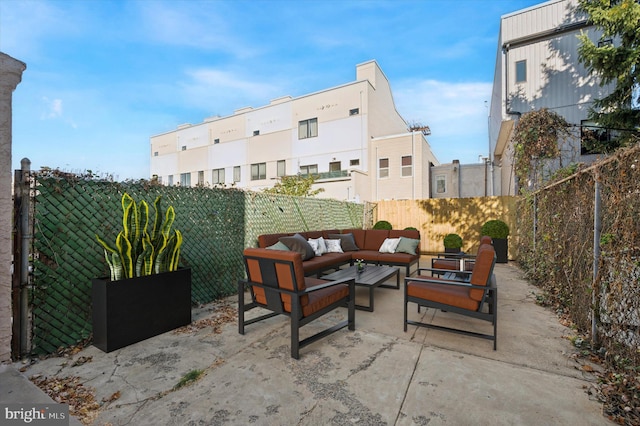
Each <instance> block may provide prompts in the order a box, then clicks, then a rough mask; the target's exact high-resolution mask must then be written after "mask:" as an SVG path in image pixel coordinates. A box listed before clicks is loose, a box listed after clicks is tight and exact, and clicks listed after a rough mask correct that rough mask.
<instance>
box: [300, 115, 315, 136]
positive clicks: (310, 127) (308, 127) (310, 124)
mask: <svg viewBox="0 0 640 426" xmlns="http://www.w3.org/2000/svg"><path fill="white" fill-rule="evenodd" d="M317 136H318V119H317V118H310V119H309V120H302V121H299V122H298V139H307V138H314V137H317Z"/></svg>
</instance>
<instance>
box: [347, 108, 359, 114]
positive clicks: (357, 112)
mask: <svg viewBox="0 0 640 426" xmlns="http://www.w3.org/2000/svg"><path fill="white" fill-rule="evenodd" d="M358 114H360V108H354V109H350V110H349V115H358Z"/></svg>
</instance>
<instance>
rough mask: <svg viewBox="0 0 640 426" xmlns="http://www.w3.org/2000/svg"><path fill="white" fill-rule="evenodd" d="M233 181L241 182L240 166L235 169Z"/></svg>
mask: <svg viewBox="0 0 640 426" xmlns="http://www.w3.org/2000/svg"><path fill="white" fill-rule="evenodd" d="M233 181H234V182H240V166H235V167H234V168H233Z"/></svg>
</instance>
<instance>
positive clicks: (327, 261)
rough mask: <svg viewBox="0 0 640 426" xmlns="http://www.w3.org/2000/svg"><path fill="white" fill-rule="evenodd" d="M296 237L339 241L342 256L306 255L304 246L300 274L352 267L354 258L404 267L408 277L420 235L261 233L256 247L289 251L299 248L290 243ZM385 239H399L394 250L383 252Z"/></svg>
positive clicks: (357, 231)
mask: <svg viewBox="0 0 640 426" xmlns="http://www.w3.org/2000/svg"><path fill="white" fill-rule="evenodd" d="M296 234H299V236H300V237H302V238H300V237H298V239H304V240H307V241H308V240H309V239H318V238H320V237H322V238H323V239H324V240H340V247H341V249H342V251H343V253H339V252H330V253H323V254H322V255H320V256H316V255H313V254H312V255H311V256H309V252H308V248H306V247H305V248H306V249H307V251H306V255H305V254H304V253H301V254H303V262H302V264H303V268H304V273H305V275H307V276H308V275H317V276H318V277H320V275H321V274H322V272H324V271H327V270H330V269H336V268H339V267H340V266H342V265H345V264H350V265H353V264H354V262H355V261H356V260H357V259H360V260H362V261H364V262H365V263H370V264H374V265H389V266H401V267H404V268H405V271H406V275H407V276H409V275H410V271H411V267H412V266H413V265H416V270H417V268H419V266H420V265H419V260H420V244H419V242H420V232H419V231H417V230H412V229H404V230H400V229H392V230H381V229H343V230H336V229H332V230H323V231H307V232H298V233H278V234H263V235H260V236H258V247H260V248H265V249H266V248H271V249H276V250H277V249H284V250H287V249H289V250H290V249H291V247H293V248H294V249H300V246H299V245H296V243H297V241H293V240H292V238H293V237H294V236H295V235H296ZM387 239H399V241H398V245H397V247H395V249H394V248H393V247H392V249H391V250H386V248H385V247H383V244H384V243H385V240H387ZM285 243H286V244H288V245H289V247H283V244H285ZM286 244H285V245H286ZM392 246H393V244H392ZM303 249H304V248H303ZM381 249H382V251H381ZM389 251H394V252H389ZM312 253H313V249H312Z"/></svg>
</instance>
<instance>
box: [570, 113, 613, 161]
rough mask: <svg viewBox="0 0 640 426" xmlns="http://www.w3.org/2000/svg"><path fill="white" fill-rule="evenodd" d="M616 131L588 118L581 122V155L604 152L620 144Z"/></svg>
mask: <svg viewBox="0 0 640 426" xmlns="http://www.w3.org/2000/svg"><path fill="white" fill-rule="evenodd" d="M618 136H619V135H618V134H617V132H616V131H614V130H611V129H605V128H603V127H600V126H599V125H598V124H597V123H595V122H593V121H588V120H582V121H581V122H580V155H589V154H604V153H607V152H610V151H612V150H613V149H615V148H617V147H618V146H619V145H620V142H619V141H616V139H617V137H618Z"/></svg>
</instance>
